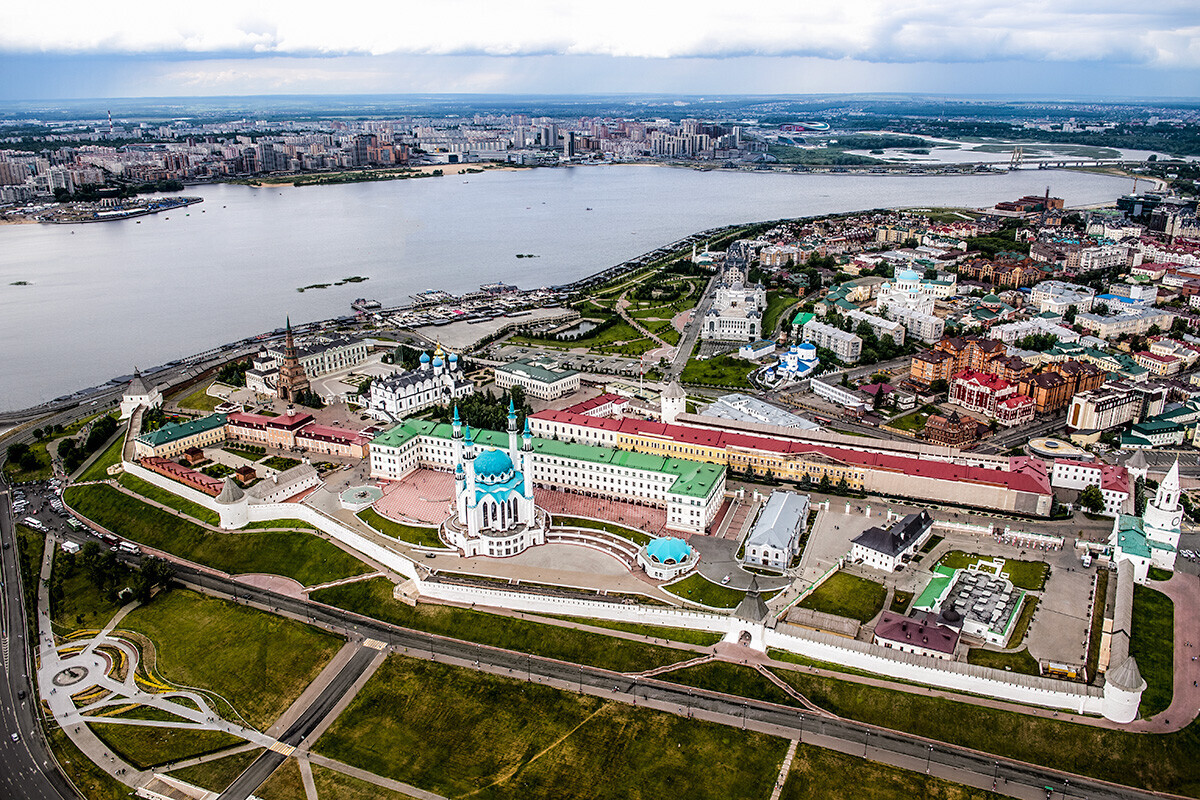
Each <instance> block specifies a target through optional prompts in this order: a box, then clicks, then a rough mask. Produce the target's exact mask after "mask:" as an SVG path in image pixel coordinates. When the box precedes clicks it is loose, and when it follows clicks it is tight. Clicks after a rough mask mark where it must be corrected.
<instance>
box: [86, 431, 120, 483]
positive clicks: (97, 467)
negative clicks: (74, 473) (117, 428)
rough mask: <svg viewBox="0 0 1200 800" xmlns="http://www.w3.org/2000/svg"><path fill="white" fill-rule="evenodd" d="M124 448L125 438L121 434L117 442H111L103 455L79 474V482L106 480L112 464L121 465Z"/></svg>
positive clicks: (97, 457)
mask: <svg viewBox="0 0 1200 800" xmlns="http://www.w3.org/2000/svg"><path fill="white" fill-rule="evenodd" d="M124 447H125V436H124V435H123V434H122V435H121V436H118V437H117V440H116V441H115V442H113V443H112V444H110V445H109V446H108V448H107V449H106V450H105V451H104V452H103V453H101V454H100V455H98V456H96V460H95V461H93V462H92V463H91V464H90V465H88V468H87V469H85V470H84V471H83V472H82V473H81V474H80V476H79V480H81V481H102V480H106V479H107V478H108V477H109V475H108V468H109V467H111V466H112V465H113V464H120V463H121V450H123V449H124Z"/></svg>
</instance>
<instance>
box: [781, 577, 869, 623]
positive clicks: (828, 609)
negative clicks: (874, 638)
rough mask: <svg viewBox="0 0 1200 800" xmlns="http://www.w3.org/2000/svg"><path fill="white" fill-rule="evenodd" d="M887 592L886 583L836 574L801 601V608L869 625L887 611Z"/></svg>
mask: <svg viewBox="0 0 1200 800" xmlns="http://www.w3.org/2000/svg"><path fill="white" fill-rule="evenodd" d="M886 599H887V589H886V588H885V587H884V585H883V584H882V583H876V582H875V581H871V580H867V579H866V578H860V577H858V576H857V575H851V574H850V573H848V572H835V573H834V574H833V575H831V576H830V577H829V579H828V580H827V581H825V582H824V583H822V584H821V585H820V586H818V587H817V589H816V591H814V592H813V593H812V594H810V595H809V596H808V597H806V598H804V599H803V600H802V601H801V602H800V607H801V608H809V609H812V610H813V611H821V612H824V613H826V614H836V615H837V616H839V617H849V618H850V619H856V620H858V621H859V622H863V623H866V622H869V621H870V620H871V619H873V618H874V617H875V615H876V614H878V613H879V612H880V611H882V610H883V603H884V600H886Z"/></svg>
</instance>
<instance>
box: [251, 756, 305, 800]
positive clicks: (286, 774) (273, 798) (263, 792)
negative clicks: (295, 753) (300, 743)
mask: <svg viewBox="0 0 1200 800" xmlns="http://www.w3.org/2000/svg"><path fill="white" fill-rule="evenodd" d="M254 795H255V796H256V797H259V798H261V800H304V798H305V797H306V795H305V794H304V781H303V779H302V778H301V777H300V762H298V761H296V759H294V758H289V759H288V760H287V761H284V762H283V763H282V764H280V765H279V769H277V770H275V771H274V772H272V773H271V777H269V778H267V780H266V782H265V783H263V785H262V786H260V787H259V788H257V789H255V790H254Z"/></svg>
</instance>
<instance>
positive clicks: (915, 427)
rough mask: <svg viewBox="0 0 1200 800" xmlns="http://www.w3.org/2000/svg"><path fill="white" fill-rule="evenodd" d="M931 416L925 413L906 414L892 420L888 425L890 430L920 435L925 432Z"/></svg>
mask: <svg viewBox="0 0 1200 800" xmlns="http://www.w3.org/2000/svg"><path fill="white" fill-rule="evenodd" d="M930 416H932V415H931V414H927V413H925V412H924V411H913V412H911V413H908V414H905V415H904V416H902V417H897V418H896V419H893V420H890V421H889V422H888V423H887V424H888V427H890V428H895V429H896V430H898V431H908V432H909V433H920V432H921V431H923V430H925V423H926V422H928V421H929V417H930Z"/></svg>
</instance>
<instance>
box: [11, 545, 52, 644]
mask: <svg viewBox="0 0 1200 800" xmlns="http://www.w3.org/2000/svg"><path fill="white" fill-rule="evenodd" d="M45 552H46V537H45V536H43V535H42V534H41V533H38V532H37V531H35V530H34V529H33V528H30V527H27V526H25V525H18V526H17V553H18V558H19V559H20V563H21V588H22V589H23V590H24V594H25V622H26V624H27V625H28V626H29V630H31V631H36V630H37V591H38V582H39V580H40V578H39V576H40V575H41V574H42V558H43V557H44V556H45Z"/></svg>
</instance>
